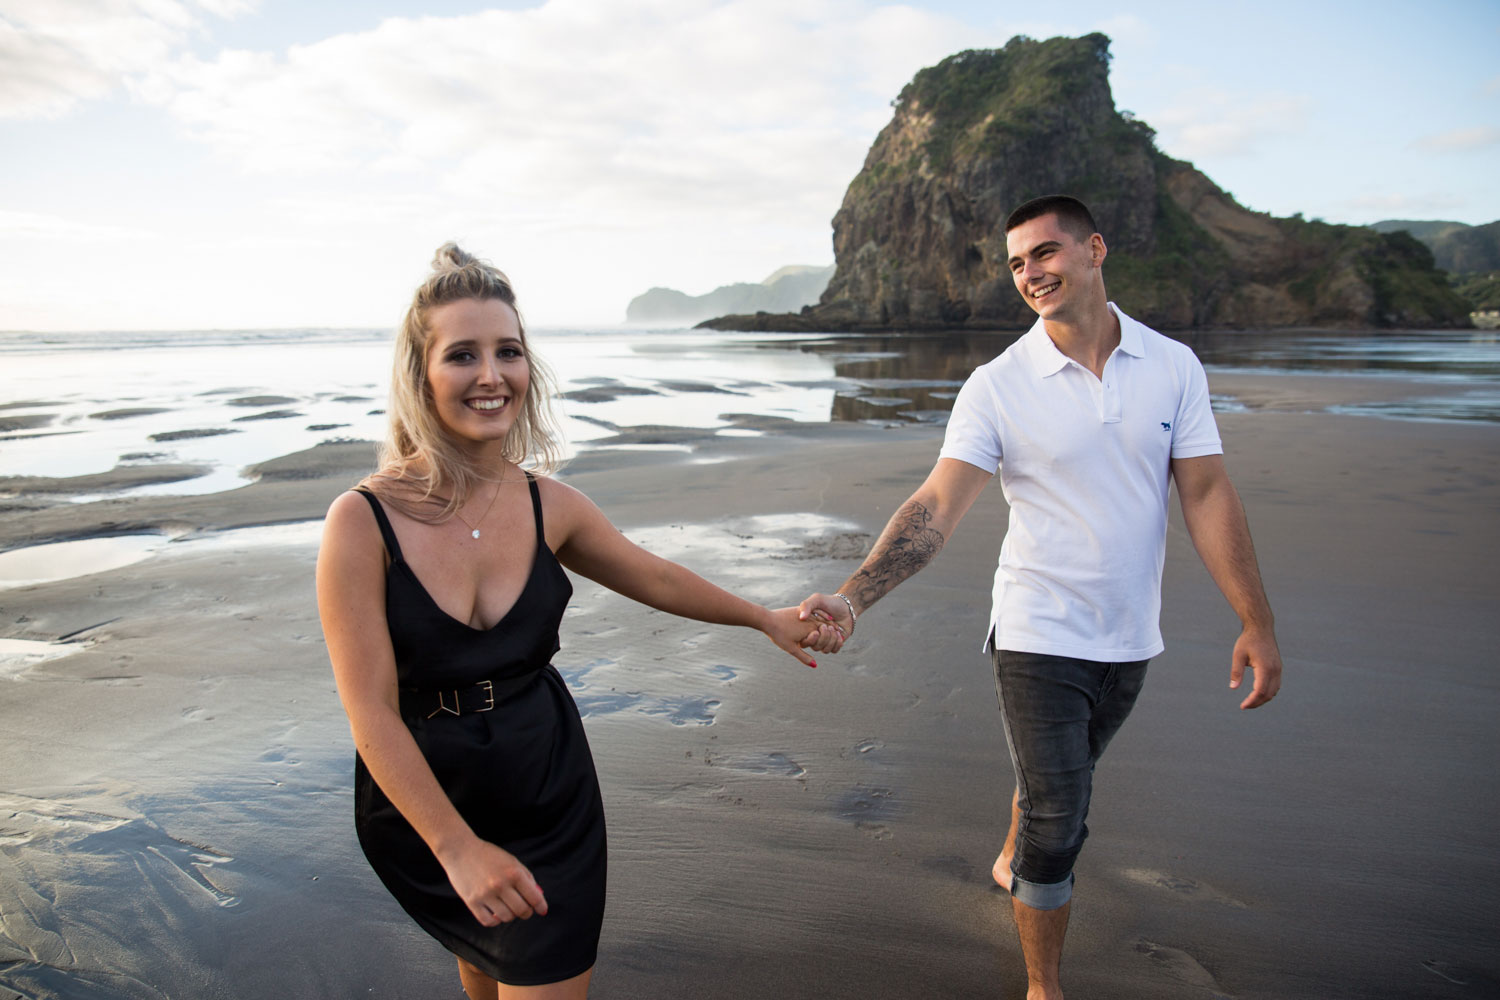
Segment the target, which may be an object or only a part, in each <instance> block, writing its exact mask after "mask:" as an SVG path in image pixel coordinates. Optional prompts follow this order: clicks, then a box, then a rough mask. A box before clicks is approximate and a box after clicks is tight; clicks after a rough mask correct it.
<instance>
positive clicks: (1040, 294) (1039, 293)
mask: <svg viewBox="0 0 1500 1000" xmlns="http://www.w3.org/2000/svg"><path fill="white" fill-rule="evenodd" d="M1061 284H1062V282H1057V283H1056V284H1051V285H1048V286H1046V287H1045V288H1040V289H1038V290H1036V291H1034V292H1032V293H1031V297H1032V298H1034V299H1044V298H1046V297H1047V296H1049V295H1051V294H1052V293H1053V292H1055V291H1057V289H1058V287H1059V285H1061Z"/></svg>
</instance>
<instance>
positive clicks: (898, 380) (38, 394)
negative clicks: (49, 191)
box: [0, 329, 1500, 500]
mask: <svg viewBox="0 0 1500 1000" xmlns="http://www.w3.org/2000/svg"><path fill="white" fill-rule="evenodd" d="M1017 336H1018V334H1016V333H948V334H911V335H882V336H852V335H836V334H827V335H813V336H807V335H775V334H723V333H710V332H706V331H694V330H544V329H538V330H535V331H533V337H534V343H535V345H536V348H537V350H538V351H539V353H540V354H541V355H542V357H544V358H545V359H546V360H547V361H548V362H549V363H550V364H551V366H552V367H553V369H554V370H555V371H556V373H557V375H558V382H559V386H558V387H559V390H560V392H561V394H562V398H561V399H560V400H559V401H558V408H559V410H560V411H561V412H562V414H563V418H564V429H565V432H566V436H567V439H568V442H569V450H570V451H571V452H573V453H577V452H579V451H585V450H589V449H591V448H599V447H608V448H657V449H663V448H665V449H672V450H679V451H691V450H693V447H694V446H693V445H692V444H690V443H663V444H650V443H647V444H641V443H635V442H630V441H628V440H621V441H618V442H616V441H612V440H611V439H612V438H613V436H614V435H615V433H616V432H617V431H618V430H620V429H623V428H633V427H639V426H653V425H659V426H666V427H680V428H686V427H691V428H704V429H709V430H713V431H715V432H716V433H717V434H721V435H725V436H735V435H745V434H753V433H756V431H754V430H753V429H751V428H748V427H737V426H734V421H735V418H736V416H740V415H743V416H749V417H755V418H762V419H763V418H768V417H769V418H782V419H787V420H793V421H800V422H826V421H865V422H871V423H876V424H890V423H914V422H915V423H936V424H941V423H944V422H945V421H946V420H947V414H948V411H949V410H950V409H951V407H952V405H953V399H954V397H955V395H956V394H957V392H958V389H959V388H960V387H961V386H962V384H963V381H964V379H965V378H967V376H968V375H969V373H970V372H971V371H972V370H973V369H974V368H975V367H976V366H978V365H980V364H983V363H984V362H986V361H988V360H990V359H991V358H993V357H994V356H995V355H997V354H999V353H1000V352H1001V351H1003V350H1004V349H1005V348H1006V347H1007V346H1008V345H1009V344H1011V343H1012V342H1013V341H1014V340H1015V339H1016V337H1017ZM1181 339H1183V340H1184V341H1186V342H1187V343H1189V344H1190V345H1191V346H1192V347H1193V349H1194V350H1195V351H1197V352H1198V354H1199V356H1200V357H1201V358H1202V359H1203V361H1204V363H1205V365H1206V366H1207V367H1208V368H1209V369H1210V371H1211V372H1212V371H1226V372H1275V373H1282V374H1297V373H1300V374H1319V375H1328V374H1351V375H1388V376H1400V377H1403V378H1407V379H1419V380H1430V381H1432V382H1433V383H1435V384H1442V385H1443V386H1444V389H1445V391H1444V392H1441V393H1436V392H1435V393H1433V394H1432V395H1430V396H1425V395H1418V396H1415V397H1414V398H1411V399H1405V400H1400V401H1397V402H1382V403H1378V404H1370V405H1368V406H1353V407H1344V408H1342V410H1340V412H1349V413H1356V414H1359V415H1365V416H1374V417H1386V418H1397V419H1416V420H1463V421H1481V422H1489V423H1494V422H1500V339H1497V337H1496V335H1495V334H1494V333H1493V332H1488V331H1457V332H1430V333H1429V332H1387V333H1373V332H1372V333H1324V332H1312V333H1295V334H1291V333H1280V332H1277V333H1256V332H1235V333H1204V334H1184V335H1181ZM389 365H390V341H389V335H388V334H386V333H384V332H382V331H372V330H354V331H339V330H302V331H245V332H199V333H177V334H117V333H86V334H51V335H38V334H24V333H0V477H5V476H48V477H69V476H80V475H88V474H93V473H102V472H107V471H108V470H110V469H112V468H114V467H115V466H116V465H122V464H123V465H161V464H171V463H186V464H199V465H202V466H204V467H205V468H206V469H207V470H208V471H207V472H206V473H205V474H203V475H200V476H197V477H195V478H190V479H186V480H182V481H178V482H170V483H156V484H151V485H147V486H139V487H135V488H132V489H129V490H126V491H122V492H123V493H126V494H131V495H152V494H158V495H189V494H202V493H212V492H218V491H221V490H226V489H232V488H235V487H237V486H241V485H244V484H245V483H246V482H248V481H249V480H248V478H247V476H246V467H247V466H251V465H253V464H255V463H257V462H261V461H265V460H267V459H270V458H274V457H277V456H280V455H285V454H288V453H291V452H295V451H299V450H302V449H304V448H308V447H311V446H313V445H316V444H318V443H320V442H324V441H337V440H350V439H360V440H373V439H378V438H379V437H381V436H382V435H383V434H384V431H385V424H386V415H385V412H384V406H385V396H386V385H387V382H388V369H389ZM1458 382H1463V383H1467V386H1468V387H1467V389H1466V390H1465V391H1464V392H1462V393H1453V392H1452V391H1451V387H1452V386H1453V385H1454V384H1455V383H1458ZM1216 405H1218V406H1221V407H1223V408H1225V409H1234V408H1235V406H1236V402H1235V401H1234V400H1233V399H1230V398H1221V399H1218V400H1216ZM0 488H3V486H0ZM98 497H99V494H98V493H90V492H88V491H86V490H80V491H79V496H77V497H76V498H75V499H80V500H93V499H98Z"/></svg>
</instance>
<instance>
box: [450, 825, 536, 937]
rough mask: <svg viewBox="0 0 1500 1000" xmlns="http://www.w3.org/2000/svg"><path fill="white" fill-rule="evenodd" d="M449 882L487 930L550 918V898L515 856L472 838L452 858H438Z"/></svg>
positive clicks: (487, 842) (486, 842)
mask: <svg viewBox="0 0 1500 1000" xmlns="http://www.w3.org/2000/svg"><path fill="white" fill-rule="evenodd" d="M438 860H439V861H441V862H442V863H443V870H444V871H445V872H447V873H448V881H449V882H451V883H452V884H453V889H454V891H455V892H457V893H458V896H459V898H460V899H462V900H463V901H464V905H466V906H467V907H468V908H469V912H470V913H472V914H474V919H475V920H477V921H479V922H480V923H481V924H483V925H484V926H485V927H494V926H495V925H496V924H508V923H510V922H511V921H512V920H526V919H527V918H529V917H530V916H531V915H532V914H533V913H534V914H536V915H537V916H539V917H545V916H546V915H547V897H546V896H543V895H542V887H541V886H539V885H537V884H536V879H534V878H532V877H531V872H530V871H528V870H527V868H526V866H525V865H523V864H521V862H520V861H519V860H518V859H517V858H516V856H515V855H514V854H511V853H510V852H509V851H506V850H503V849H501V848H499V847H496V846H495V845H494V844H491V843H490V842H489V841H486V840H480V839H479V838H478V837H473V838H471V839H470V840H469V841H468V842H467V843H465V844H464V845H463V847H461V848H459V849H458V850H456V851H454V852H453V854H452V855H451V856H449V857H443V856H441V855H440V856H439V858H438Z"/></svg>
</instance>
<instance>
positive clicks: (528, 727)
mask: <svg viewBox="0 0 1500 1000" xmlns="http://www.w3.org/2000/svg"><path fill="white" fill-rule="evenodd" d="M527 478H528V480H529V486H530V488H531V505H532V508H533V510H534V511H535V514H536V556H535V558H534V559H533V561H532V566H531V575H530V577H529V578H528V579H527V581H526V585H525V588H524V589H523V590H522V591H521V596H520V597H518V598H516V603H515V604H514V605H513V606H512V607H511V609H510V610H509V611H508V612H506V614H505V617H504V618H502V619H500V621H499V622H497V623H496V624H495V626H494V627H493V628H491V629H489V630H487V631H486V630H481V629H476V628H474V627H473V626H471V625H469V624H468V623H467V622H461V621H459V620H458V619H456V618H454V617H453V616H451V615H449V614H448V613H447V612H445V611H443V609H442V608H440V607H438V606H437V603H436V602H434V601H433V599H432V597H431V595H429V594H428V593H427V589H426V588H425V587H423V586H422V582H421V581H420V580H418V579H417V577H416V574H414V573H413V572H412V570H411V567H410V566H408V565H407V564H406V561H405V560H404V559H403V558H402V556H401V547H400V545H398V544H397V542H396V535H395V532H394V531H392V530H391V524H390V521H389V519H387V517H386V515H385V511H384V509H383V508H382V507H381V505H380V501H378V500H377V499H376V498H375V497H374V496H373V495H371V494H370V493H368V492H365V491H364V490H361V491H360V492H361V493H363V494H364V496H365V499H366V500H368V501H369V502H370V506H371V508H372V509H373V510H374V511H375V519H376V521H378V522H379V524H380V533H381V535H382V536H383V537H384V539H385V546H386V550H387V552H388V553H389V554H390V559H391V562H390V567H389V569H388V570H387V571H386V590H385V613H386V621H387V624H388V626H389V628H390V633H391V645H392V646H393V647H394V649H395V654H396V675H397V681H398V684H399V686H400V689H401V714H402V717H403V719H404V720H405V722H406V725H407V727H408V728H409V729H410V730H411V734H412V737H413V738H414V739H415V740H416V742H417V746H418V747H420V748H421V750H422V755H423V756H424V757H426V758H427V763H428V764H429V765H430V766H431V767H432V773H433V774H434V775H436V776H437V780H438V784H440V785H442V787H443V790H444V791H445V792H447V793H448V798H449V799H450V800H451V801H452V802H453V805H454V806H455V807H456V808H457V809H458V811H459V813H460V815H462V816H463V818H464V820H465V821H467V822H468V824H469V826H470V827H471V828H472V829H473V830H474V833H475V834H477V835H478V836H479V837H481V838H483V839H484V840H487V841H490V842H491V843H494V844H498V845H499V846H500V847H503V848H504V849H505V850H507V851H509V852H510V853H511V854H514V855H515V856H516V857H517V858H518V859H520V861H521V863H522V864H524V865H526V867H527V868H528V869H530V870H531V873H532V875H533V876H535V878H536V881H537V884H538V885H540V886H541V887H542V891H543V893H545V894H546V897H547V907H548V912H547V915H546V916H544V917H543V916H533V917H531V919H529V920H513V921H511V922H510V923H507V924H500V925H499V926H497V927H485V926H483V925H481V924H480V923H479V922H478V921H477V920H475V919H474V916H473V915H472V914H471V913H470V912H469V908H468V907H467V906H465V905H464V902H463V900H462V899H460V898H459V896H458V894H457V893H456V892H454V890H453V886H452V885H451V884H449V882H448V877H447V875H446V874H445V873H444V872H443V867H442V865H441V864H439V863H438V860H437V858H436V857H434V856H433V853H432V851H431V850H429V849H428V847H427V844H426V843H425V842H424V841H423V840H422V838H421V837H419V836H418V835H417V832H416V831H415V830H414V829H412V827H411V825H410V824H409V823H407V822H406V820H405V819H404V818H403V817H402V815H401V813H400V812H399V811H397V809H396V807H395V806H393V805H392V804H391V802H390V800H389V799H387V798H386V796H385V794H384V793H383V792H382V791H381V790H380V787H379V786H378V785H377V784H376V783H375V781H374V780H373V779H372V778H371V777H370V772H369V770H368V769H367V768H366V767H365V764H364V761H363V760H361V759H359V757H358V756H357V755H356V757H355V761H354V802H355V805H354V817H355V827H356V829H357V831H358V833H359V843H360V846H361V847H362V848H364V852H365V857H367V858H368V859H369V861H370V866H371V867H372V868H374V869H375V873H376V874H377V875H379V876H380V880H381V881H382V882H384V883H385V886H386V888H387V889H389V890H390V891H391V894H392V895H393V896H395V897H396V900H397V902H399V903H400V904H401V906H402V908H403V909H405V910H406V912H407V913H409V914H410V915H411V916H412V918H413V919H414V920H416V922H417V923H418V924H419V925H421V927H422V928H423V929H424V930H425V931H427V933H429V934H431V935H432V936H433V937H435V938H437V939H438V941H439V942H441V943H442V944H443V946H444V947H446V948H447V949H448V950H449V951H451V952H453V953H454V954H455V955H457V956H459V957H460V958H462V959H464V960H466V961H468V962H469V963H471V964H472V965H474V966H475V967H477V968H478V969H480V970H482V971H483V972H485V973H486V974H487V975H489V976H491V977H493V978H495V979H497V980H499V981H500V982H503V983H508V984H510V985H513V986H535V985H540V984H543V983H552V982H558V981H560V980H563V979H568V978H571V977H572V976H576V975H578V974H580V973H582V972H584V971H586V970H587V969H589V968H590V967H591V966H592V965H593V964H594V957H595V954H596V952H597V950H598V944H599V927H600V924H601V923H602V922H603V920H604V879H605V834H604V805H603V800H602V799H601V798H600V795H599V781H598V778H597V777H596V776H595V774H594V761H593V758H592V756H590V754H589V745H588V740H587V738H586V737H585V736H584V733H583V724H582V722H581V721H580V720H579V718H578V708H577V706H576V705H575V704H574V703H573V698H572V696H571V695H570V694H569V693H568V688H567V685H566V684H565V683H564V681H563V679H562V677H561V676H560V675H559V674H558V672H557V670H556V669H555V668H554V667H553V666H552V664H551V660H552V654H554V653H556V652H557V650H558V649H559V648H560V645H559V643H558V639H557V626H558V623H559V622H560V621H561V620H562V615H563V610H564V608H566V607H567V603H568V599H569V598H570V597H571V596H572V594H573V586H572V584H571V583H570V582H569V581H568V577H567V574H566V573H564V572H563V569H562V567H561V566H560V565H558V562H557V559H556V557H555V556H554V555H553V554H552V550H551V549H549V548H547V541H546V537H545V536H544V534H543V532H542V502H541V495H540V494H539V493H538V491H537V484H536V480H535V479H532V478H531V477H530V476H529V475H528V477H527ZM485 682H488V683H487V684H486V683H485ZM491 696H492V697H491ZM491 701H492V702H493V707H491V708H488V709H486V705H487V703H489V702H491ZM455 708H456V709H457V710H458V711H459V713H460V714H454V711H453V710H454V709H455Z"/></svg>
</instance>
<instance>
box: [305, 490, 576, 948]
mask: <svg viewBox="0 0 1500 1000" xmlns="http://www.w3.org/2000/svg"><path fill="white" fill-rule="evenodd" d="M385 576H386V565H385V546H384V543H383V542H382V541H381V538H380V528H379V527H378V525H377V524H376V523H375V518H374V515H373V513H372V512H371V510H370V506H369V503H368V501H366V500H365V499H364V497H361V496H356V495H355V494H354V493H352V492H351V493H344V494H342V495H341V496H340V497H339V498H338V499H337V500H335V501H334V502H333V505H332V506H331V507H329V509H328V519H327V520H326V521H325V522H324V526H323V545H322V547H321V548H320V549H319V551H318V613H319V615H320V617H321V618H322V620H323V637H324V640H325V642H326V643H327V645H328V658H329V660H330V661H332V663H333V676H334V680H335V682H336V683H337V684H338V689H339V699H340V700H341V701H342V702H343V705H344V712H345V713H346V714H347V715H348V716H349V729H350V731H351V733H352V734H353V736H354V745H355V747H356V748H357V749H358V750H359V755H360V757H361V758H362V759H363V760H364V762H365V766H366V767H368V768H369V769H370V774H371V776H372V777H373V778H374V779H375V782H376V783H377V784H378V785H379V786H380V789H381V791H383V792H384V793H385V795H386V797H387V798H389V799H390V800H391V803H392V804H393V805H395V807H396V808H397V809H398V810H400V812H401V815H402V816H404V817H405V818H406V821H407V822H408V823H410V824H411V825H412V827H413V829H415V830H416V831H417V833H418V834H419V835H420V836H421V838H422V839H423V840H424V841H425V842H426V843H427V846H428V847H429V848H431V849H432V853H433V854H434V855H436V856H437V859H438V861H440V862H441V863H442V865H443V869H444V871H446V872H447V874H448V879H449V881H450V882H452V884H453V888H454V890H455V891H457V893H458V894H459V896H460V897H461V898H462V899H463V901H464V903H465V904H467V905H468V907H469V911H470V912H471V913H473V914H474V918H475V919H476V920H478V921H479V922H480V923H481V924H483V925H485V926H486V927H493V926H495V925H496V924H500V923H506V922H508V921H510V920H513V919H516V918H517V917H519V918H521V919H523V920H524V919H525V918H527V917H529V916H531V914H532V913H533V912H535V913H538V914H541V915H543V916H545V915H546V913H547V900H546V898H545V897H544V896H543V895H542V890H541V888H540V887H538V886H537V884H536V880H535V879H533V878H532V876H531V872H529V871H527V869H526V866H525V865H523V864H521V862H520V861H519V860H517V859H516V857H515V856H514V855H512V854H510V853H508V852H507V851H504V850H502V849H501V848H500V847H498V846H496V845H494V844H491V843H489V842H487V841H484V840H481V839H480V838H479V837H477V836H475V834H474V831H473V830H471V829H470V828H469V825H468V823H466V822H464V819H463V817H462V816H460V815H459V813H458V810H457V809H455V808H454V807H453V803H452V802H451V801H450V800H449V799H448V795H447V793H446V792H444V791H443V788H442V786H441V785H439V784H438V781H437V778H436V777H434V776H433V773H432V768H431V767H430V766H429V765H428V763H427V760H426V758H424V757H423V756H422V751H421V750H420V749H419V748H418V747H417V744H416V741H415V740H413V739H412V736H411V731H410V730H408V729H407V728H406V723H404V722H403V721H402V720H401V710H400V700H399V694H398V691H397V686H396V660H395V653H394V651H393V650H392V648H391V640H390V632H389V630H388V628H387V625H386V620H385Z"/></svg>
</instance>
